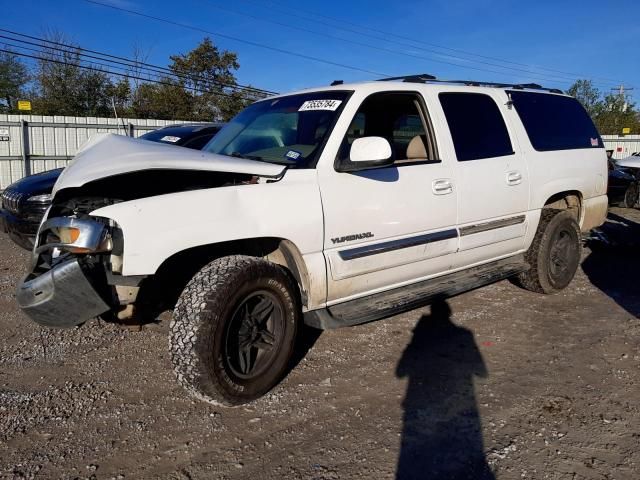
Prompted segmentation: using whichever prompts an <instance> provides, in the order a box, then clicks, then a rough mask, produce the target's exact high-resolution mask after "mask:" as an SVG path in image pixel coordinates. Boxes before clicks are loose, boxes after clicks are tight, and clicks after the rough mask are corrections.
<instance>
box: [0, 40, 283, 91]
mask: <svg viewBox="0 0 640 480" xmlns="http://www.w3.org/2000/svg"><path fill="white" fill-rule="evenodd" d="M0 32H5V33H9V34H11V35H14V36H20V37H24V38H29V39H32V40H37V41H39V42H42V43H46V44H51V45H57V46H60V47H62V48H57V47H53V46H51V45H42V44H38V43H34V42H30V41H28V40H22V39H17V38H12V37H9V36H6V35H1V34H0V38H5V39H9V40H12V41H17V42H22V43H25V44H29V45H35V46H38V47H43V48H49V49H54V50H59V51H65V52H68V53H73V54H80V55H82V56H84V57H87V58H93V59H96V60H101V61H107V62H111V63H114V64H120V65H127V66H129V67H130V68H135V69H140V70H155V71H156V72H154V73H160V74H170V75H172V76H176V77H181V78H183V79H186V80H198V79H201V80H206V81H208V82H210V83H212V84H215V85H219V86H224V87H229V88H235V89H239V90H247V91H250V92H255V93H263V94H265V95H277V93H278V92H273V91H270V90H264V89H261V88H257V87H252V86H250V85H241V84H237V83H235V84H231V83H224V82H220V81H217V80H214V81H210V80H208V79H204V78H203V77H200V76H193V75H186V74H182V73H176V72H174V71H173V70H171V69H169V68H166V67H161V66H158V65H153V64H150V63H146V62H141V61H138V60H132V59H129V58H126V57H121V56H118V55H111V54H108V53H104V52H99V51H96V50H90V49H88V48H83V47H79V46H76V45H69V44H66V43H62V42H56V41H53V40H48V39H45V38H40V37H35V36H32V35H27V34H24V33H18V32H14V31H11V30H6V29H3V28H0ZM64 49H68V50H64ZM80 52H89V53H90V54H91V53H93V54H96V55H98V56H93V55H90V54H85V53H80ZM102 57H106V58H102ZM111 59H116V60H111ZM122 61H124V62H127V63H122Z"/></svg>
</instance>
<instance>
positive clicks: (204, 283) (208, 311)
mask: <svg viewBox="0 0 640 480" xmlns="http://www.w3.org/2000/svg"><path fill="white" fill-rule="evenodd" d="M298 298H299V297H298V295H297V289H296V286H295V284H294V282H293V281H292V280H291V278H290V277H289V275H288V274H287V272H286V271H285V270H284V269H283V268H282V267H280V266H278V265H275V264H273V263H271V262H268V261H266V260H263V259H259V258H254V257H247V256H240V255H234V256H229V257H222V258H219V259H217V260H214V261H213V262H211V263H209V264H208V265H207V266H206V267H204V268H203V269H202V270H200V271H199V272H198V273H197V274H196V275H195V276H194V277H193V279H192V280H191V281H190V282H189V283H188V284H187V286H186V287H185V289H184V291H183V292H182V294H181V295H180V298H179V299H178V302H177V304H176V306H175V309H174V311H173V319H172V321H171V324H170V339H169V347H170V350H171V361H172V363H173V367H174V370H175V373H176V375H177V377H178V382H179V383H180V384H181V385H182V386H183V387H184V388H185V389H186V390H187V391H188V392H189V393H191V394H192V395H194V396H195V397H197V398H199V399H201V400H204V401H207V402H209V403H213V404H215V405H227V406H233V405H240V404H243V403H247V402H250V401H252V400H255V399H256V398H258V397H260V396H262V395H264V394H265V393H266V392H268V391H269V390H271V389H272V388H273V387H274V386H275V385H277V384H278V382H280V380H281V379H282V377H283V376H284V374H285V373H286V370H287V367H288V365H289V361H290V359H291V355H292V353H293V351H294V347H295V341H296V334H297V329H298V324H299V320H300V305H299V299H298Z"/></svg>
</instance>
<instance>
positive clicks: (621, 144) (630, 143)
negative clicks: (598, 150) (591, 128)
mask: <svg viewBox="0 0 640 480" xmlns="http://www.w3.org/2000/svg"><path fill="white" fill-rule="evenodd" d="M602 140H603V141H604V146H605V148H606V149H607V150H613V158H615V159H620V158H625V157H628V156H630V155H631V154H632V153H635V152H640V135H625V136H619V135H603V136H602Z"/></svg>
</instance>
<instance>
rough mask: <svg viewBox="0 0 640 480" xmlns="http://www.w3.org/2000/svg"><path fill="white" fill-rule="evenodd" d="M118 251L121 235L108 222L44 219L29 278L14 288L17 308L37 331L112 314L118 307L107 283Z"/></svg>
mask: <svg viewBox="0 0 640 480" xmlns="http://www.w3.org/2000/svg"><path fill="white" fill-rule="evenodd" d="M90 203H91V202H90ZM93 207H95V204H92V206H91V209H93ZM53 211H55V206H54V207H53ZM121 251H122V235H121V233H120V231H119V229H118V227H117V225H115V223H114V222H113V221H111V220H109V219H105V218H99V217H90V216H89V215H86V214H81V213H80V212H77V211H76V212H74V214H73V216H53V217H52V218H47V216H45V220H44V221H43V223H42V225H41V226H40V229H39V231H38V235H37V237H36V241H35V245H34V249H33V259H32V267H31V272H30V273H29V274H28V275H27V276H26V277H25V278H24V280H23V281H22V282H21V283H20V284H19V285H18V291H17V294H16V298H17V301H18V304H19V305H20V308H21V309H22V311H23V312H25V314H27V315H28V316H29V317H30V318H31V319H32V320H33V321H35V322H37V323H39V324H40V325H43V326H47V327H63V328H65V327H66V328H68V327H74V326H77V325H80V324H82V323H84V322H86V321H87V320H89V319H91V318H93V317H96V316H98V315H101V314H103V313H105V312H108V311H110V310H112V308H113V305H114V303H119V302H114V300H115V299H116V297H117V292H116V291H114V290H115V288H114V285H110V283H111V284H112V283H113V282H112V281H111V282H110V278H112V277H113V276H114V272H113V270H114V268H113V267H114V266H115V267H117V261H114V259H117V258H121V257H119V255H121ZM116 269H117V268H116Z"/></svg>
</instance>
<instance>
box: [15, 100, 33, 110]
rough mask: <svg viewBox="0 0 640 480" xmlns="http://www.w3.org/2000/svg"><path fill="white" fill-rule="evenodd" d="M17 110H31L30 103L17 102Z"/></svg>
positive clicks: (25, 101) (27, 101)
mask: <svg viewBox="0 0 640 480" xmlns="http://www.w3.org/2000/svg"><path fill="white" fill-rule="evenodd" d="M18 110H31V102H30V101H29V100H18Z"/></svg>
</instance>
